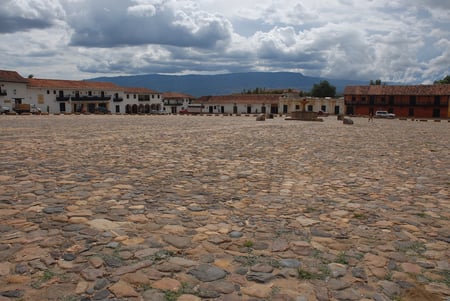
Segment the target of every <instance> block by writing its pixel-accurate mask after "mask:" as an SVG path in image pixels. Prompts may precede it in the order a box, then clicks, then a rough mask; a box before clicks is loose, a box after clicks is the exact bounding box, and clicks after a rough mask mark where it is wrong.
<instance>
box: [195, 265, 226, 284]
mask: <svg viewBox="0 0 450 301" xmlns="http://www.w3.org/2000/svg"><path fill="white" fill-rule="evenodd" d="M189 274H191V275H193V276H195V277H196V278H197V279H198V280H200V281H203V282H209V281H215V280H219V279H222V278H225V277H226V275H227V272H226V271H224V270H222V269H220V268H218V267H215V266H212V265H209V264H200V265H199V266H197V267H195V268H193V269H191V270H190V271H189Z"/></svg>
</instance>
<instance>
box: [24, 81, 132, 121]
mask: <svg viewBox="0 0 450 301" xmlns="http://www.w3.org/2000/svg"><path fill="white" fill-rule="evenodd" d="M27 88H28V93H27V98H26V102H27V103H32V104H36V105H37V106H39V107H40V108H41V109H42V110H43V111H44V110H46V111H47V112H52V113H76V112H81V113H85V112H89V113H95V112H100V113H106V112H110V111H111V101H113V102H114V101H116V100H118V99H120V98H122V99H123V91H124V88H123V87H120V86H118V85H116V84H113V83H108V82H90V81H78V80H59V79H38V78H30V79H28V87H27ZM123 110H125V108H124V109H123Z"/></svg>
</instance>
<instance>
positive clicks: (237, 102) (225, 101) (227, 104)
mask: <svg viewBox="0 0 450 301" xmlns="http://www.w3.org/2000/svg"><path fill="white" fill-rule="evenodd" d="M193 104H196V105H198V106H201V107H202V108H203V113H209V114H283V115H289V114H290V113H292V112H294V111H301V110H305V111H310V112H319V111H322V112H323V113H328V114H336V115H338V114H342V113H344V111H345V110H344V99H335V98H311V97H308V98H306V97H300V96H299V95H298V93H283V94H231V95H220V96H203V97H200V98H198V99H196V100H195V101H194V102H193Z"/></svg>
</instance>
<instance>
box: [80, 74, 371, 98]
mask: <svg viewBox="0 0 450 301" xmlns="http://www.w3.org/2000/svg"><path fill="white" fill-rule="evenodd" d="M88 80H89V81H106V82H112V83H115V84H118V85H120V86H124V87H143V88H149V89H152V90H156V91H158V92H161V93H162V92H169V91H172V92H181V93H187V94H191V95H193V96H195V97H200V96H206V95H226V94H232V93H240V92H242V91H243V90H253V89H255V88H265V89H289V88H291V89H299V90H302V91H306V92H309V91H310V90H311V88H312V87H313V85H314V84H318V83H320V81H322V80H328V81H329V82H330V84H331V85H333V86H335V87H336V92H337V93H338V94H341V93H342V92H343V91H344V88H345V86H347V85H367V84H369V82H367V81H364V82H363V81H352V80H339V79H325V78H319V77H309V76H304V75H303V74H301V73H292V72H248V73H229V74H217V75H159V74H147V75H131V76H115V77H97V78H91V79H88Z"/></svg>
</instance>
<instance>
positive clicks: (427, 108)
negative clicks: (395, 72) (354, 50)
mask: <svg viewBox="0 0 450 301" xmlns="http://www.w3.org/2000/svg"><path fill="white" fill-rule="evenodd" d="M344 98H345V104H346V107H347V111H346V113H347V114H349V115H370V114H375V112H376V111H387V112H389V113H393V114H395V115H396V116H397V117H411V118H449V117H450V108H449V100H450V85H449V84H443V85H410V86H389V85H369V86H347V87H346V88H345V90H344Z"/></svg>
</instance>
